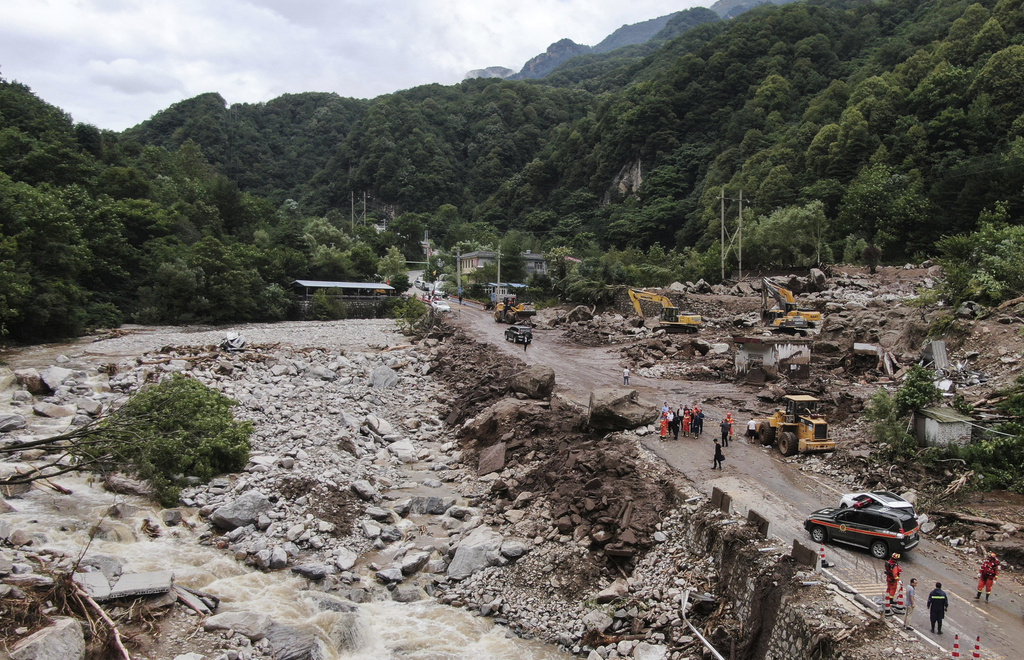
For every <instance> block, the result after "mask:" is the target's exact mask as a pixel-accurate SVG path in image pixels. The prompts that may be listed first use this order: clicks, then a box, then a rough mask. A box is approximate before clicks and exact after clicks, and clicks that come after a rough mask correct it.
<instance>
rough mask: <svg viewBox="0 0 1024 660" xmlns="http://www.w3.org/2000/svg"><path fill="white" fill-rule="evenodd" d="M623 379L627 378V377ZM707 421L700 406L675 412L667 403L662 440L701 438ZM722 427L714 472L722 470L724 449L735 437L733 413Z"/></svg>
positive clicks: (663, 414) (662, 422) (664, 408)
mask: <svg viewBox="0 0 1024 660" xmlns="http://www.w3.org/2000/svg"><path fill="white" fill-rule="evenodd" d="M623 378H627V376H624V377H623ZM705 419H707V415H705V414H704V411H703V410H701V408H700V406H699V405H696V404H694V406H693V407H692V408H691V407H689V406H686V405H680V406H678V407H677V408H676V409H675V410H672V406H670V405H668V401H666V402H665V403H664V404H663V405H662V407H661V422H660V435H661V438H662V439H663V440H664V439H667V438H669V437H671V438H672V439H674V440H678V439H679V436H680V435H682V436H683V437H686V438H690V437H693V438H699V437H700V435H701V434H702V433H703V432H704V420H705ZM720 427H721V430H722V438H721V440H715V455H714V462H713V463H712V468H711V469H713V470H721V469H722V461H724V460H725V454H723V453H722V447H728V446H729V441H730V440H731V439H732V437H733V431H732V428H733V418H732V413H729V414H727V415H726V416H725V418H724V419H723V420H722V422H721V424H720Z"/></svg>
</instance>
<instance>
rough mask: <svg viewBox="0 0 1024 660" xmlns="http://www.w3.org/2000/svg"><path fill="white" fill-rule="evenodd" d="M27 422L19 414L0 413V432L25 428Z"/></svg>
mask: <svg viewBox="0 0 1024 660" xmlns="http://www.w3.org/2000/svg"><path fill="white" fill-rule="evenodd" d="M26 424H27V422H26V421H25V418H24V417H23V416H21V415H0V433H8V432H10V431H17V430H18V429H23V428H25V426H26Z"/></svg>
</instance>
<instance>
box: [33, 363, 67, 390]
mask: <svg viewBox="0 0 1024 660" xmlns="http://www.w3.org/2000/svg"><path fill="white" fill-rule="evenodd" d="M73 374H74V372H73V371H71V370H70V369H65V368H64V367H49V368H47V369H44V370H43V371H42V373H40V374H39V377H40V378H42V379H43V382H44V383H46V386H47V387H48V388H50V391H56V390H57V388H58V387H60V386H61V385H63V384H64V381H66V380H67V379H69V378H71V376H72V375H73Z"/></svg>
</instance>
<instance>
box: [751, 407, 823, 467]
mask: <svg viewBox="0 0 1024 660" xmlns="http://www.w3.org/2000/svg"><path fill="white" fill-rule="evenodd" d="M754 421H755V422H756V426H755V432H756V434H757V439H758V441H759V442H760V443H761V444H762V445H765V446H769V447H770V446H771V445H773V444H777V445H778V446H779V452H780V453H781V454H782V455H783V456H792V455H793V454H796V453H797V452H800V453H801V454H803V453H808V452H818V451H834V450H835V448H836V443H835V440H833V439H832V436H831V432H830V431H831V429H830V428H829V425H828V420H827V419H825V416H824V415H822V414H820V413H819V412H818V399H816V398H815V397H813V396H807V395H803V394H790V395H787V396H786V407H785V408H779V409H778V410H776V411H775V414H773V415H772V416H771V417H766V418H763V419H755V420H754Z"/></svg>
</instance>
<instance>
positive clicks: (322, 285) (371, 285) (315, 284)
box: [295, 280, 395, 291]
mask: <svg viewBox="0 0 1024 660" xmlns="http://www.w3.org/2000/svg"><path fill="white" fill-rule="evenodd" d="M295 283H296V284H298V285H299V286H305V287H309V288H310V289H382V290H385V291H394V290H395V287H393V286H391V285H390V284H384V283H383V282H326V281H323V280H295Z"/></svg>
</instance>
